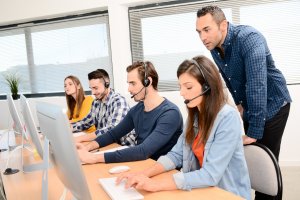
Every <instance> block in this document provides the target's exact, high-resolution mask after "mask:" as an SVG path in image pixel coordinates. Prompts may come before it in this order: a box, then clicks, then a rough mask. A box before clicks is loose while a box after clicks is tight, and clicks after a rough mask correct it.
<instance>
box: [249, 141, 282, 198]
mask: <svg viewBox="0 0 300 200" xmlns="http://www.w3.org/2000/svg"><path fill="white" fill-rule="evenodd" d="M244 152H245V157H246V162H247V166H248V170H249V176H250V182H251V188H252V189H254V190H255V191H258V192H261V193H264V194H268V195H271V196H277V199H279V200H281V199H282V177H281V171H280V167H279V165H278V162H277V160H276V158H275V156H274V155H273V153H272V152H271V151H270V150H269V149H268V148H267V147H266V146H264V145H262V144H259V143H252V144H249V145H245V146H244Z"/></svg>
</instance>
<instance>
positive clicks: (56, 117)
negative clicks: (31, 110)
mask: <svg viewBox="0 0 300 200" xmlns="http://www.w3.org/2000/svg"><path fill="white" fill-rule="evenodd" d="M36 108H37V117H38V120H39V125H40V129H41V132H42V133H43V134H44V135H45V137H46V138H47V139H48V140H49V153H50V155H49V157H50V160H51V162H52V164H53V167H54V168H55V170H56V172H57V175H58V177H59V179H60V180H61V181H62V183H63V184H64V185H65V187H66V188H67V189H68V190H69V191H70V192H71V193H72V195H73V197H74V198H76V199H84V200H90V199H92V198H91V195H90V192H89V189H88V185H87V182H86V179H85V176H84V174H83V170H82V166H81V162H80V160H79V157H78V154H77V150H76V147H75V144H74V141H73V140H74V139H73V136H72V131H71V129H70V125H69V121H68V118H67V115H66V111H65V110H64V109H63V108H62V107H60V106H58V105H54V104H49V103H45V102H37V104H36Z"/></svg>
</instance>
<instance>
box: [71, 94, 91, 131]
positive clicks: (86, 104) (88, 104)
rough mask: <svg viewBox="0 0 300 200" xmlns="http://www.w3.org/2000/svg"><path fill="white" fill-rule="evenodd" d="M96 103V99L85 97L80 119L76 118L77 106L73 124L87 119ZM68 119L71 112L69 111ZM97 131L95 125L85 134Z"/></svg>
mask: <svg viewBox="0 0 300 200" xmlns="http://www.w3.org/2000/svg"><path fill="white" fill-rule="evenodd" d="M93 101H94V98H93V97H92V96H85V99H84V100H83V102H82V106H81V110H80V112H79V117H76V112H77V104H76V105H75V108H74V114H73V118H72V120H71V122H77V121H80V120H82V119H83V118H85V117H86V116H87V115H88V114H89V112H90V111H91V107H92V103H93ZM67 114H68V117H69V116H70V112H69V111H68V113H67ZM95 131H96V127H95V125H93V126H91V127H90V128H89V129H87V130H85V131H84V132H86V133H93V132H95Z"/></svg>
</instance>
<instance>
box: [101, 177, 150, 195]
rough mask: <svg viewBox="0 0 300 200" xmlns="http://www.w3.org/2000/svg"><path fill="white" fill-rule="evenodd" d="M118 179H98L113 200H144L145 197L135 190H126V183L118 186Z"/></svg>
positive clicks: (123, 182)
mask: <svg viewBox="0 0 300 200" xmlns="http://www.w3.org/2000/svg"><path fill="white" fill-rule="evenodd" d="M116 178H117V177H112V178H100V179H98V181H99V183H100V185H101V186H102V187H103V189H104V190H105V192H106V193H107V194H108V195H109V197H110V198H111V199H112V200H139V199H144V196H143V195H142V194H141V193H139V192H138V191H137V190H136V189H135V188H132V187H131V188H128V189H125V181H122V182H121V183H120V184H119V185H116Z"/></svg>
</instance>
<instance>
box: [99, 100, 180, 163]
mask: <svg viewBox="0 0 300 200" xmlns="http://www.w3.org/2000/svg"><path fill="white" fill-rule="evenodd" d="M144 108H145V107H144V103H143V102H139V103H138V104H137V105H136V106H134V107H133V108H132V109H130V111H129V112H128V113H127V115H126V116H125V117H124V119H123V120H122V121H121V122H120V123H119V124H118V125H117V126H116V127H115V128H113V129H111V130H110V131H108V132H107V133H106V134H103V135H101V136H99V137H97V138H96V139H95V141H96V142H98V144H99V146H100V147H104V146H107V145H109V144H112V143H116V142H118V141H119V139H120V138H121V137H123V136H124V135H126V134H127V133H129V132H130V131H132V130H133V129H135V133H136V140H137V145H136V146H134V147H130V148H126V149H123V150H119V151H116V152H110V153H105V154H104V158H105V162H106V163H113V162H127V161H137V160H145V159H148V158H152V159H154V160H157V159H158V158H159V157H160V156H161V155H165V154H166V153H168V152H169V151H170V150H171V149H172V147H173V146H174V145H175V144H176V142H177V139H178V137H179V136H180V134H181V133H182V127H183V120H182V116H181V113H180V111H179V109H178V107H177V106H176V105H175V104H173V103H172V102H170V101H169V100H167V99H165V100H164V101H163V102H162V103H161V104H160V105H159V106H157V107H156V108H154V109H153V110H151V111H149V112H145V111H144Z"/></svg>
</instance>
